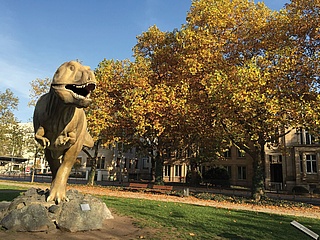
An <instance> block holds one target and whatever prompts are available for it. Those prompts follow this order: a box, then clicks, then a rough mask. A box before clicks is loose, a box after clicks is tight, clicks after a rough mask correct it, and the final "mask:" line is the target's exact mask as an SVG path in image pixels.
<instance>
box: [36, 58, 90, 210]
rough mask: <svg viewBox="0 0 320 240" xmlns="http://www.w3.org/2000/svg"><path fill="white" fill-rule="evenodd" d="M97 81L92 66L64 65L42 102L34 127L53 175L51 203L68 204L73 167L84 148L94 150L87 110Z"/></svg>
mask: <svg viewBox="0 0 320 240" xmlns="http://www.w3.org/2000/svg"><path fill="white" fill-rule="evenodd" d="M95 87H96V80H95V76H94V74H93V72H92V71H91V70H90V67H87V66H83V65H81V64H80V63H78V62H75V61H70V62H65V63H63V64H62V65H61V66H60V67H59V68H58V70H57V71H56V73H55V74H54V76H53V80H52V83H51V87H50V91H49V92H48V93H46V94H44V95H42V96H41V97H40V99H39V100H38V102H37V104H36V107H35V110H34V115H33V125H34V131H35V139H36V140H37V142H39V143H40V144H41V145H42V146H43V147H44V148H45V157H46V159H47V161H48V163H49V166H50V169H51V172H52V183H51V188H50V195H49V197H48V198H47V201H48V202H49V201H55V202H56V203H58V204H59V203H60V202H61V201H68V198H67V196H66V185H67V181H68V177H69V174H70V172H71V168H72V166H73V164H74V163H75V161H76V159H77V156H78V154H79V152H80V151H81V149H82V147H83V146H87V147H93V145H94V142H93V139H92V137H91V136H90V135H89V133H88V131H87V120H86V116H85V113H84V110H83V108H85V107H88V106H89V104H90V103H91V99H90V93H91V91H93V90H94V89H95Z"/></svg>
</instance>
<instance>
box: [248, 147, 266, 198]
mask: <svg viewBox="0 0 320 240" xmlns="http://www.w3.org/2000/svg"><path fill="white" fill-rule="evenodd" d="M254 155H255V157H254V158H253V178H252V190H251V193H252V198H253V199H254V200H255V201H257V202H258V201H260V199H261V198H262V197H263V196H264V194H265V186H264V182H265V171H264V169H265V166H264V164H265V151H264V142H261V143H260V144H259V146H258V147H256V151H255V154H254Z"/></svg>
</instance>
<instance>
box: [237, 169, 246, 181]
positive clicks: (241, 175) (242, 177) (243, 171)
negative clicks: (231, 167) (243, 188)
mask: <svg viewBox="0 0 320 240" xmlns="http://www.w3.org/2000/svg"><path fill="white" fill-rule="evenodd" d="M238 179H239V180H245V179H247V168H246V167H245V166H239V167H238Z"/></svg>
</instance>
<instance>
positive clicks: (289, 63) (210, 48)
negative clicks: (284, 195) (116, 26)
mask: <svg viewBox="0 0 320 240" xmlns="http://www.w3.org/2000/svg"><path fill="white" fill-rule="evenodd" d="M298 2H299V3H300V1H293V3H292V4H289V5H287V9H288V11H280V12H272V11H271V10H270V9H268V8H267V7H266V6H265V5H264V4H263V3H258V4H255V3H254V2H253V1H248V0H234V1H228V0H221V1H202V0H199V1H194V2H193V4H192V7H191V10H190V12H189V14H188V16H187V24H186V25H185V26H184V27H183V29H182V30H181V36H182V37H181V38H180V41H181V44H182V45H183V46H184V50H183V51H184V52H183V53H182V54H183V56H184V62H185V65H186V67H187V69H186V71H187V72H188V74H189V75H188V76H187V79H188V80H189V81H191V82H192V83H194V86H198V89H199V91H198V92H200V90H202V91H204V92H205V95H208V96H209V99H210V101H208V102H207V101H206V104H207V105H206V106H207V108H208V109H211V111H212V112H214V115H213V116H212V115H209V118H212V117H213V118H214V119H215V121H216V123H217V124H219V125H220V126H221V129H223V131H224V133H225V134H226V136H227V137H228V139H230V140H231V141H232V143H233V144H235V145H236V146H238V147H239V148H240V149H242V150H244V151H246V152H247V153H248V154H249V155H250V156H251V157H252V159H253V167H254V178H253V189H252V194H253V196H254V197H255V198H256V199H260V197H261V195H263V192H264V181H263V180H264V163H265V159H264V158H265V152H264V146H265V144H266V143H267V142H271V141H274V140H275V139H276V138H279V137H280V136H281V134H285V132H281V131H283V130H284V129H286V128H287V127H294V126H297V125H300V124H303V123H306V121H305V120H306V119H305V116H310V115H311V116H310V118H311V119H312V118H313V117H314V111H313V110H312V109H311V106H312V105H313V104H315V103H316V101H311V102H310V100H307V99H310V98H309V96H310V95H312V96H314V97H313V98H312V99H314V100H316V98H317V96H318V94H317V91H316V88H315V80H317V79H318V77H317V73H318V70H317V69H318V65H317V64H318V63H316V62H319V61H318V60H317V59H318V57H319V54H318V52H317V51H314V48H315V47H314V46H315V45H316V46H317V47H318V44H315V42H314V43H313V44H310V43H309V41H307V40H311V39H314V38H316V36H318V35H314V37H312V36H313V35H312V34H306V33H303V34H302V37H301V39H302V40H299V39H300V37H299V36H300V33H301V32H299V34H298V33H297V32H295V31H297V29H299V28H301V30H303V29H304V31H307V30H306V29H307V28H305V27H303V26H301V25H303V24H306V22H307V21H303V23H301V22H299V21H298V20H297V19H308V23H309V25H308V27H309V28H311V29H318V27H317V25H316V22H318V21H317V20H316V19H319V18H318V17H317V16H316V14H314V13H316V12H317V11H316V9H317V8H318V7H319V4H315V5H316V6H315V8H313V10H310V7H311V6H314V5H312V4H311V2H312V3H313V4H314V1H305V2H304V3H305V4H303V5H304V6H301V5H299V4H297V3H298ZM298 6H299V9H296V8H297V7H298ZM296 13H299V14H301V15H300V16H297V14H296ZM311 13H313V16H311V15H312V14H311ZM299 14H298V15H299ZM310 24H313V25H312V26H310ZM298 26H301V27H298ZM289 28H290V29H295V30H289ZM292 31H293V32H292ZM312 31H315V30H311V32H312ZM307 43H308V44H309V45H312V47H310V46H307ZM309 47H310V48H311V49H312V50H309ZM314 67H316V68H315V69H312V68H314ZM195 83H196V84H195ZM196 102H197V101H194V103H196ZM317 105H318V104H317ZM207 116H208V115H207ZM313 119H314V118H313ZM309 120H310V119H309ZM208 121H210V120H208Z"/></svg>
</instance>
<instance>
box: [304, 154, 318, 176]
mask: <svg viewBox="0 0 320 240" xmlns="http://www.w3.org/2000/svg"><path fill="white" fill-rule="evenodd" d="M306 163H307V173H317V158H316V155H315V154H306Z"/></svg>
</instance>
